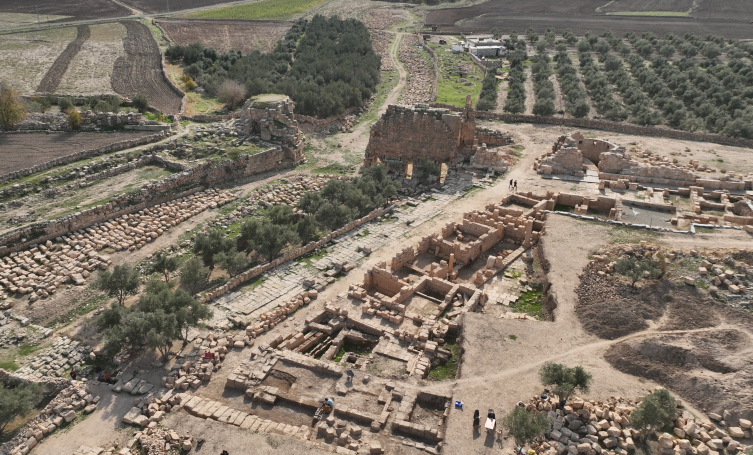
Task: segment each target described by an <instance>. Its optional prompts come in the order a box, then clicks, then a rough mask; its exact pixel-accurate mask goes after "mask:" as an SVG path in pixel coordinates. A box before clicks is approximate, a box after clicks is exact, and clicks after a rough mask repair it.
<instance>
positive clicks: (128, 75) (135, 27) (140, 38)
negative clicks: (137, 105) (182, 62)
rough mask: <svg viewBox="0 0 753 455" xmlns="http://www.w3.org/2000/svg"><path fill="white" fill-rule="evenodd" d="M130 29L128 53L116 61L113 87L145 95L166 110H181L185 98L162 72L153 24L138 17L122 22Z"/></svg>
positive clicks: (124, 93) (125, 44)
mask: <svg viewBox="0 0 753 455" xmlns="http://www.w3.org/2000/svg"><path fill="white" fill-rule="evenodd" d="M121 24H123V25H124V26H125V28H126V30H127V31H128V34H127V36H126V38H125V40H124V42H123V47H124V48H125V55H124V56H122V57H120V58H118V59H117V60H116V61H115V68H114V69H113V74H112V87H113V88H114V89H115V91H116V92H117V93H118V94H120V95H122V96H125V97H129V98H132V97H134V96H136V95H144V96H146V98H147V99H148V100H149V104H150V105H151V106H153V107H155V108H157V109H159V110H160V111H162V112H164V113H166V114H177V113H178V112H180V106H181V101H182V98H181V97H180V96H179V95H178V94H177V93H175V92H174V91H173V90H172V89H171V88H170V86H169V85H168V83H167V81H166V80H165V79H164V77H163V73H162V57H161V54H160V50H159V47H158V46H157V43H156V42H155V41H154V37H153V36H152V32H151V31H150V30H149V27H147V26H146V25H144V24H142V23H141V22H136V21H123V22H121Z"/></svg>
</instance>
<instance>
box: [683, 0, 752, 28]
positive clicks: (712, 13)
mask: <svg viewBox="0 0 753 455" xmlns="http://www.w3.org/2000/svg"><path fill="white" fill-rule="evenodd" d="M692 15H693V16H696V17H724V18H730V19H735V20H738V19H744V20H746V21H749V20H753V7H751V3H750V0H701V2H700V5H699V6H698V8H696V9H694V10H693V12H692ZM751 27H753V24H751ZM718 34H719V35H725V33H723V32H722V31H721V30H720V31H719V33H718Z"/></svg>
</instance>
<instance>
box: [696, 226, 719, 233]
mask: <svg viewBox="0 0 753 455" xmlns="http://www.w3.org/2000/svg"><path fill="white" fill-rule="evenodd" d="M714 231H715V229H714V228H707V227H696V228H695V233H696V234H713V233H714Z"/></svg>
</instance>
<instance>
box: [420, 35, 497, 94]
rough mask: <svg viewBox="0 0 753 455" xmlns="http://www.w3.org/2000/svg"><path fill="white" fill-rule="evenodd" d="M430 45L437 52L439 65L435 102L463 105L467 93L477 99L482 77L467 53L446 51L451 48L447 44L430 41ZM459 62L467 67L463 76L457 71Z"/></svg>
mask: <svg viewBox="0 0 753 455" xmlns="http://www.w3.org/2000/svg"><path fill="white" fill-rule="evenodd" d="M430 46H431V47H432V48H434V50H435V52H436V54H437V63H438V67H439V80H438V83H437V102H438V103H446V104H451V105H453V106H460V107H463V106H465V97H466V96H467V95H471V98H472V99H474V100H476V99H478V95H479V93H480V92H481V80H482V79H483V77H484V75H483V73H482V71H481V69H479V68H478V67H477V66H476V65H474V64H473V63H472V62H471V60H470V57H469V56H468V55H465V54H453V53H452V52H447V49H450V48H451V45H449V44H447V45H440V44H435V43H431V44H430ZM461 63H462V64H463V65H462V66H463V67H464V68H468V69H469V72H468V73H467V74H465V76H464V77H461V75H460V74H459V72H458V66H459V65H460V64H461ZM461 79H462V80H461Z"/></svg>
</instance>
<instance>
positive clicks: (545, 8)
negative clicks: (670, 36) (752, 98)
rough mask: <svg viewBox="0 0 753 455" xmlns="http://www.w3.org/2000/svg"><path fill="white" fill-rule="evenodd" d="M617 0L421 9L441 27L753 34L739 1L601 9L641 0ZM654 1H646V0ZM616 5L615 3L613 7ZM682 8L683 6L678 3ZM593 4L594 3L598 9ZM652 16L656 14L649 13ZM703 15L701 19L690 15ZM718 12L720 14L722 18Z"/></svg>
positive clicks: (501, 0) (494, 1) (496, 1)
mask: <svg viewBox="0 0 753 455" xmlns="http://www.w3.org/2000/svg"><path fill="white" fill-rule="evenodd" d="M622 4H623V2H622V1H620V2H619V6H618V5H617V2H614V3H609V2H608V1H606V0H585V1H582V2H550V1H546V0H535V1H531V2H515V1H512V0H491V1H488V2H484V3H479V4H476V5H473V6H469V7H462V8H446V9H433V10H430V11H429V12H428V13H427V15H426V20H425V23H426V24H435V25H437V26H438V27H439V29H440V30H441V31H444V32H453V33H456V32H466V31H467V32H470V31H472V32H473V33H479V32H488V31H490V30H491V29H492V28H495V27H496V28H502V27H504V28H505V29H507V30H510V29H512V30H518V31H519V32H520V31H523V30H527V29H528V28H534V29H536V30H538V31H542V32H543V31H544V30H545V29H546V28H548V27H555V28H558V29H565V28H570V29H572V30H573V31H575V33H578V34H583V33H585V32H587V31H593V32H595V33H603V32H606V31H610V30H611V31H613V32H614V33H617V34H619V35H622V34H624V33H627V32H631V31H639V32H644V31H651V32H654V33H656V34H662V35H663V34H665V33H670V32H671V33H676V34H685V33H687V32H689V31H692V32H693V33H696V34H698V35H707V34H716V33H722V31H723V32H724V36H725V37H728V38H734V39H744V38H751V37H753V28H752V27H751V25H750V24H749V23H748V21H749V20H751V19H753V11H750V9H749V8H748V10H745V9H744V8H745V7H743V6H742V5H743V2H742V1H741V0H740V1H738V2H733V3H732V6H728V5H727V2H724V1H713V2H709V3H706V0H703V1H701V2H700V6H699V7H698V8H697V9H693V10H692V11H691V13H690V16H692V17H666V14H664V15H661V14H651V15H649V16H646V15H636V16H624V15H614V14H609V15H607V14H608V13H607V11H613V12H614V11H637V8H639V7H641V6H640V5H642V4H643V0H633V1H630V2H628V5H632V6H628V7H627V8H628V9H622V8H623V7H622ZM649 4H651V5H654V4H656V2H649V3H647V4H646V5H647V6H646V7H648V5H649ZM658 4H659V5H661V6H660V7H659V9H656V8H654V7H651V8H650V9H647V10H644V12H648V13H651V12H662V11H669V12H679V13H684V12H687V11H689V8H685V6H686V0H674V1H662V2H659V3H658ZM618 8H619V9H618ZM683 8H685V9H683ZM597 9H600V10H599V11H602V12H598V11H597ZM652 16H657V17H652ZM695 17H703V18H704V20H703V21H699V20H697V19H695ZM722 18H724V19H722Z"/></svg>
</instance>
